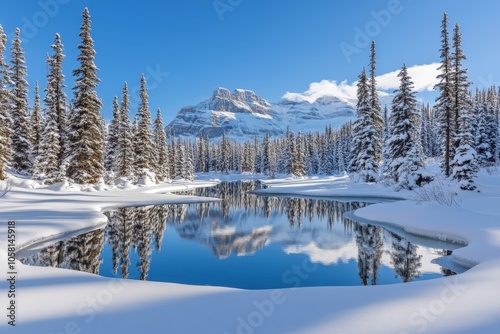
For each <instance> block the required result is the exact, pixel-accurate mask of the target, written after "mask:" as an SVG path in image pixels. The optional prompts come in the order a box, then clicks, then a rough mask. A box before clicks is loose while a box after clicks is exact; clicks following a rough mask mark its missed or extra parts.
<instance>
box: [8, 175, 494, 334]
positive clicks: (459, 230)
mask: <svg viewBox="0 0 500 334" xmlns="http://www.w3.org/2000/svg"><path fill="white" fill-rule="evenodd" d="M310 181H312V180H310ZM313 181H314V182H313V183H314V185H311V184H308V183H307V180H302V181H301V183H302V185H297V184H295V185H294V181H293V180H287V181H283V182H280V185H282V186H283V187H282V188H285V186H286V188H287V189H286V191H287V192H288V193H293V194H295V195H301V196H310V195H321V196H324V197H330V196H329V195H337V196H344V197H345V195H348V194H357V195H359V194H362V193H363V191H364V194H365V196H367V197H370V196H372V195H373V194H375V193H378V194H379V195H384V194H388V195H389V194H391V193H392V194H393V195H394V193H393V192H392V189H390V188H389V187H384V186H380V185H376V186H374V185H369V184H364V185H363V184H355V183H352V182H351V181H350V180H349V179H348V178H337V179H334V178H330V179H328V180H320V179H314V180H313ZM204 183H205V184H207V185H209V184H213V183H210V182H204ZM266 183H267V184H268V185H269V183H270V182H266ZM478 184H479V186H480V187H481V190H482V191H481V193H465V194H461V200H462V207H446V206H440V205H437V204H423V205H417V204H416V203H413V202H411V201H397V202H390V203H381V204H374V205H371V206H368V207H366V208H363V209H360V210H357V211H356V212H355V216H356V217H360V218H362V219H368V220H371V221H380V222H384V223H387V224H393V225H394V226H400V227H401V228H403V229H404V230H406V231H408V232H410V233H411V232H418V233H425V234H428V236H431V237H434V238H438V239H440V238H443V236H446V237H448V239H450V238H452V239H454V241H462V242H463V241H466V242H467V246H465V247H462V248H459V249H457V250H455V251H454V253H453V256H454V260H455V261H457V260H458V261H464V260H466V261H469V262H470V263H477V265H476V266H475V267H473V268H471V269H470V270H468V271H467V272H465V273H463V274H460V275H457V276H453V277H444V278H439V279H434V280H427V281H420V282H412V283H409V284H394V285H384V286H370V287H363V286H359V287H335V286H334V287H316V288H300V289H295V288H291V289H277V290H252V291H250V290H238V289H230V288H221V287H209V286H189V285H182V284H170V283H158V282H142V281H133V280H121V279H111V278H105V277H100V276H96V275H90V274H86V273H82V272H74V271H70V270H63V269H55V268H40V267H30V266H24V265H22V264H21V263H20V262H16V266H17V268H18V272H19V281H18V287H17V289H18V291H19V297H18V300H17V302H18V307H19V319H18V323H17V326H16V327H15V328H14V327H11V326H8V325H7V324H6V320H4V321H3V322H2V323H0V328H1V329H2V332H4V331H5V332H12V333H54V332H55V333H59V332H68V331H69V332H78V330H80V331H81V333H109V332H123V333H133V332H137V331H139V332H147V331H155V330H156V331H157V330H159V329H160V328H164V329H165V330H167V331H168V332H169V333H222V334H225V333H366V332H370V333H422V332H429V333H446V332H449V333H451V332H453V333H470V332H481V333H496V332H498V329H499V328H500V311H499V310H500V288H499V287H498V282H497V281H498V277H500V255H499V254H500V223H499V222H500V209H499V208H490V207H488V208H486V207H485V205H483V203H489V201H493V202H495V199H498V198H500V180H499V178H498V177H491V176H487V175H481V177H480V178H479V179H478ZM180 187H182V185H181V186H180ZM153 188H154V187H142V188H138V189H131V190H117V191H107V192H91V193H80V192H65V193H64V194H63V195H62V194H58V193H57V192H54V191H47V190H26V189H19V188H16V189H13V191H12V192H10V193H9V194H7V195H6V197H4V198H2V199H1V200H0V216H1V222H0V225H1V228H2V230H1V231H0V238H2V240H5V239H4V238H5V233H6V224H7V221H8V220H12V219H17V224H18V225H17V231H18V233H19V242H18V244H19V245H23V244H26V243H27V242H29V241H30V240H34V239H36V238H37V237H40V236H49V235H54V234H55V232H56V231H60V232H64V231H65V230H66V231H67V230H68V229H78V228H85V227H87V228H88V227H89V226H91V225H92V224H94V225H97V224H99V223H102V213H101V210H102V209H103V208H106V209H107V208H108V207H113V206H115V207H116V206H127V205H129V204H131V203H134V204H135V205H141V203H144V204H145V205H153V204H165V203H179V201H180V200H181V199H184V200H185V201H184V202H183V203H189V202H191V203H192V202H196V201H199V200H200V199H197V198H193V197H186V196H177V195H171V194H169V195H159V194H153V193H151V192H155V191H156V190H158V189H160V188H159V187H158V188H157V189H156V190H155V189H153ZM167 189H168V187H165V188H162V190H161V191H167ZM170 189H171V188H170ZM177 190H180V189H177ZM267 190H268V191H275V190H276V189H275V187H273V186H271V187H270V188H268V189H267ZM158 191H160V190H158ZM170 191H175V190H170ZM264 192H265V191H264ZM398 196H399V194H398ZM402 196H407V194H404V193H403V195H402ZM54 197H55V198H54ZM212 200H214V199H212ZM49 203H50V205H48V204H49ZM51 205H52V206H51ZM50 207H52V208H53V209H52V210H59V211H60V210H63V212H64V214H65V217H63V218H61V216H60V215H58V216H54V217H52V219H50V216H49V219H47V218H46V219H45V220H41V219H40V217H41V215H40V214H41V212H40V210H42V211H43V209H44V208H45V211H44V212H45V213H46V214H49V213H50ZM28 208H29V209H28ZM55 208H57V209H55ZM64 210H65V211H64ZM44 223H45V224H44ZM437 231H439V232H437ZM4 245H5V244H4V243H2V244H1V246H0V258H1V263H2V268H5V267H6V266H5V264H6V261H7V257H6V255H7V253H6V252H5V249H4V247H5V246H4ZM4 274H5V273H4ZM2 284H4V283H2ZM117 285H119V286H120V288H117ZM3 286H4V285H2V290H3ZM478 300H479V301H480V302H479V303H478V302H477V301H478ZM332 301H341V302H332ZM0 303H1V305H7V304H6V303H7V295H6V293H5V292H4V291H2V293H1V296H0ZM40 304H42V305H44V307H43V308H40V307H39V306H37V305H40ZM471 306H473V307H471ZM188 315H192V316H193V317H195V318H193V319H194V320H195V321H189V320H188V319H186V317H187V316H188Z"/></svg>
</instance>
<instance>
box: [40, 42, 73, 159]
mask: <svg viewBox="0 0 500 334" xmlns="http://www.w3.org/2000/svg"><path fill="white" fill-rule="evenodd" d="M51 47H52V50H54V54H53V55H51V56H50V57H48V58H47V67H48V70H49V72H48V75H47V87H46V88H45V98H44V102H45V105H46V106H47V109H51V110H52V111H53V112H54V114H55V115H56V123H57V132H58V135H59V147H60V151H59V152H58V153H57V156H58V162H59V165H61V164H62V162H63V159H64V157H65V155H66V153H68V152H65V148H67V147H66V141H67V140H66V128H67V122H68V121H67V115H66V93H65V92H64V88H66V85H65V84H64V74H63V71H62V62H63V60H64V58H65V55H64V54H63V45H62V43H61V37H60V36H59V34H56V36H55V38H54V44H53V45H52V46H51Z"/></svg>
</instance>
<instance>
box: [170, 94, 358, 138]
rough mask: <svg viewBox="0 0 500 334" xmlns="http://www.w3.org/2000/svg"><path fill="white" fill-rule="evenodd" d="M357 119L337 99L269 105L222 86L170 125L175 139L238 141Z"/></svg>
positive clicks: (179, 114) (266, 102)
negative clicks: (223, 137) (204, 138)
mask: <svg viewBox="0 0 500 334" xmlns="http://www.w3.org/2000/svg"><path fill="white" fill-rule="evenodd" d="M353 117H354V107H353V106H352V105H351V104H350V103H346V102H343V101H341V100H340V99H338V98H336V97H334V96H328V97H326V96H325V97H321V98H318V99H317V100H316V101H315V102H314V103H310V102H308V101H301V102H296V101H291V100H286V99H284V100H282V101H281V102H279V103H270V102H268V101H267V100H265V99H264V98H262V97H260V96H258V95H257V94H256V93H255V92H253V91H251V90H246V89H235V90H234V91H232V92H231V91H230V90H228V89H227V88H224V87H219V88H217V89H215V90H214V92H213V94H212V96H211V97H210V98H208V99H206V100H205V101H203V102H201V103H199V104H197V105H195V106H191V107H185V108H182V109H181V110H180V111H179V112H178V113H177V116H176V117H175V119H174V120H173V121H172V122H171V123H170V124H169V125H168V126H167V131H169V132H170V133H171V135H173V136H183V137H198V136H200V135H201V136H203V137H207V136H208V137H209V138H218V137H221V136H222V135H223V134H224V133H225V134H226V135H227V136H229V137H230V138H232V139H234V140H238V141H246V140H249V139H252V138H253V137H254V136H257V137H259V138H262V137H263V136H264V135H265V134H269V135H270V136H279V135H282V134H284V133H285V131H286V128H287V127H289V128H290V129H291V130H292V131H295V132H297V131H302V132H307V131H316V130H324V128H325V126H327V125H329V124H332V126H333V127H339V126H341V125H342V124H344V123H345V122H347V121H349V120H351V119H352V118H353Z"/></svg>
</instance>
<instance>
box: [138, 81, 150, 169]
mask: <svg viewBox="0 0 500 334" xmlns="http://www.w3.org/2000/svg"><path fill="white" fill-rule="evenodd" d="M140 99H141V103H140V105H139V111H138V113H137V115H138V123H137V134H136V137H135V149H136V157H135V169H136V173H137V176H138V177H139V178H143V177H145V176H146V175H147V173H148V171H150V170H151V167H152V155H153V133H152V131H151V126H152V124H151V112H150V111H149V102H148V91H147V88H146V77H145V76H144V74H143V75H142V76H141V88H140Z"/></svg>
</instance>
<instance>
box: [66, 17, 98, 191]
mask: <svg viewBox="0 0 500 334" xmlns="http://www.w3.org/2000/svg"><path fill="white" fill-rule="evenodd" d="M82 17H83V24H82V26H81V28H80V37H81V40H82V43H81V44H80V45H78V49H79V50H80V54H79V55H78V58H77V60H78V61H79V62H80V66H79V67H78V68H77V69H75V70H73V75H74V76H75V77H76V81H75V87H74V88H73V91H74V102H73V108H72V111H71V115H70V119H69V127H68V130H69V131H68V141H69V143H70V144H69V147H70V148H71V150H70V155H69V156H68V170H67V173H68V176H69V178H70V179H71V180H73V181H74V182H77V183H82V184H88V183H96V182H98V181H99V180H100V179H101V177H102V175H103V173H104V165H103V158H104V157H103V155H104V138H103V136H102V132H101V129H100V127H101V116H100V111H101V107H102V103H101V100H100V99H99V97H98V96H97V92H96V90H95V89H96V87H97V85H98V82H99V81H100V80H99V78H98V77H97V70H98V69H97V67H96V65H95V63H94V55H95V53H96V52H95V50H94V48H93V45H94V41H93V40H92V37H91V36H90V23H91V21H90V14H89V10H88V9H87V8H85V9H84V11H83V14H82Z"/></svg>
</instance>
